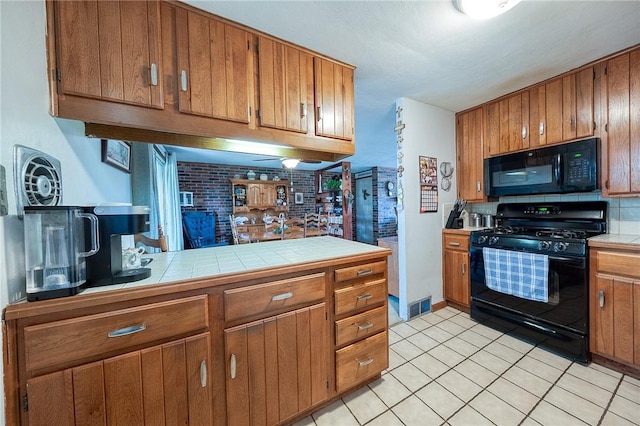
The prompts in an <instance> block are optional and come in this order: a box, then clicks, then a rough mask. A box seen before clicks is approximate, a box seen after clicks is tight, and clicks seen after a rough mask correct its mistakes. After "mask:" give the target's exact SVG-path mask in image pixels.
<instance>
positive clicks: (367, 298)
mask: <svg viewBox="0 0 640 426" xmlns="http://www.w3.org/2000/svg"><path fill="white" fill-rule="evenodd" d="M372 297H373V296H372V295H371V294H369V293H367V294H361V295H360V296H358V297H357V299H358V300H369V299H371V298H372Z"/></svg>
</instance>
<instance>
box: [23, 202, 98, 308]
mask: <svg viewBox="0 0 640 426" xmlns="http://www.w3.org/2000/svg"><path fill="white" fill-rule="evenodd" d="M85 222H86V223H85ZM85 225H87V226H85ZM85 234H87V235H85ZM24 241H25V242H24V248H25V266H26V274H27V300H28V301H30V302H33V301H37V300H45V299H52V298H55V297H63V296H72V295H74V294H77V293H79V292H80V290H81V289H82V288H83V287H84V285H85V283H86V264H85V262H86V258H87V257H89V256H92V255H94V254H96V253H97V252H98V249H99V247H98V219H97V217H96V216H95V215H93V214H91V213H85V212H84V211H83V208H82V207H63V206H55V207H44V206H39V207H25V208H24ZM87 247H89V249H88V250H87Z"/></svg>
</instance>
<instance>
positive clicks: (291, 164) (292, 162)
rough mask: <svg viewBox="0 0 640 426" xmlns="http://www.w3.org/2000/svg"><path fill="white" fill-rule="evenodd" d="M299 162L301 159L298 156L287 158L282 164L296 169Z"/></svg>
mask: <svg viewBox="0 0 640 426" xmlns="http://www.w3.org/2000/svg"><path fill="white" fill-rule="evenodd" d="M298 163H300V160H298V159H297V158H285V159H284V160H282V165H283V166H285V167H286V168H287V169H295V168H296V166H297V165H298Z"/></svg>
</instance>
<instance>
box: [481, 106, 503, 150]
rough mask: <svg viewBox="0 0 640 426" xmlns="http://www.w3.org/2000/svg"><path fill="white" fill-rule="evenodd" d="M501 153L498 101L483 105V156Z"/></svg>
mask: <svg viewBox="0 0 640 426" xmlns="http://www.w3.org/2000/svg"><path fill="white" fill-rule="evenodd" d="M501 153H502V150H501V148H500V103H499V102H492V103H490V104H489V105H487V106H485V107H484V158H487V157H490V156H492V155H498V154H501Z"/></svg>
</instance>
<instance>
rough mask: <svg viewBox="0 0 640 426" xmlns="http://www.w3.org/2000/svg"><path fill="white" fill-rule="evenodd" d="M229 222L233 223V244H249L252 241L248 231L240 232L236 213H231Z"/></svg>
mask: <svg viewBox="0 0 640 426" xmlns="http://www.w3.org/2000/svg"><path fill="white" fill-rule="evenodd" d="M229 222H230V223H231V236H232V237H233V244H248V243H250V242H251V238H249V233H248V232H240V231H239V230H238V224H237V223H236V218H235V216H234V215H232V214H230V215H229Z"/></svg>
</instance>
